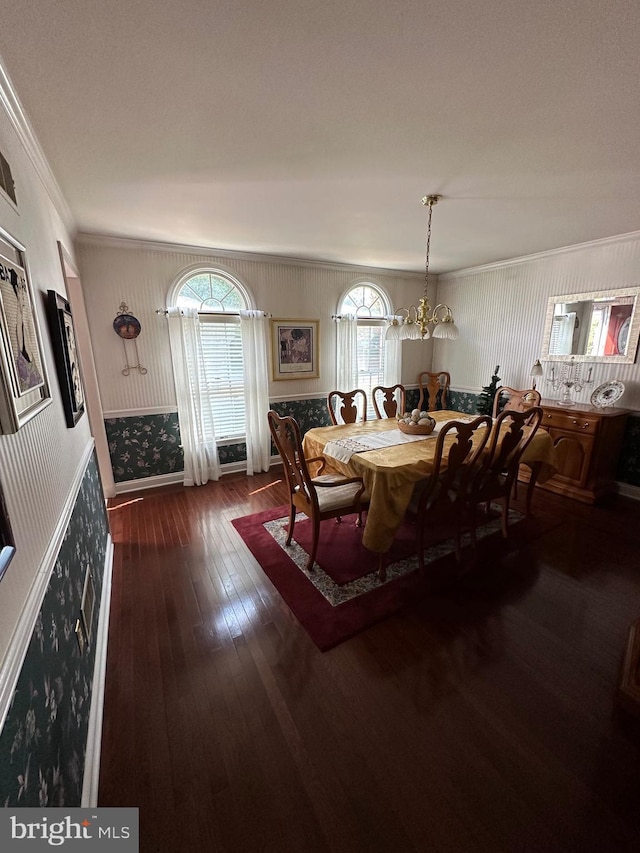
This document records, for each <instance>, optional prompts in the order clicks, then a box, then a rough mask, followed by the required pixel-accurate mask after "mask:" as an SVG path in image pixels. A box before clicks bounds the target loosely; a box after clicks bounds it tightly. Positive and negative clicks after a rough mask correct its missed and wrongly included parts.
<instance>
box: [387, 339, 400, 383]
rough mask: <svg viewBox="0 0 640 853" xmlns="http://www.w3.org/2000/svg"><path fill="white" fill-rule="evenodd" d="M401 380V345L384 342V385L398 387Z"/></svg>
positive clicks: (392, 341)
mask: <svg viewBox="0 0 640 853" xmlns="http://www.w3.org/2000/svg"><path fill="white" fill-rule="evenodd" d="M401 378H402V343H401V342H400V341H394V340H391V341H390V340H386V341H385V342H384V384H385V385H386V386H387V387H391V386H392V385H399V384H400V379H401Z"/></svg>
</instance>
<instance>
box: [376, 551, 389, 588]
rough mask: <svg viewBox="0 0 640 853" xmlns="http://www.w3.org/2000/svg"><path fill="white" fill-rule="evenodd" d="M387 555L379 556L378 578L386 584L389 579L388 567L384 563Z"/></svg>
mask: <svg viewBox="0 0 640 853" xmlns="http://www.w3.org/2000/svg"><path fill="white" fill-rule="evenodd" d="M384 558H385V555H384V554H378V577H379V578H380V580H381V581H382V583H384V582H385V581H386V579H387V567H386V565H385V561H384Z"/></svg>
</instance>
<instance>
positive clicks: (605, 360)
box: [540, 287, 640, 364]
mask: <svg viewBox="0 0 640 853" xmlns="http://www.w3.org/2000/svg"><path fill="white" fill-rule="evenodd" d="M613 296H635V303H634V306H633V312H632V314H631V324H630V327H629V337H628V339H627V354H626V355H579V354H577V353H574V354H573V355H557V354H556V353H551V354H550V353H549V342H550V340H551V325H552V321H553V314H554V308H555V306H556V304H557V303H558V302H593V301H594V300H595V299H606V298H607V297H613ZM639 339H640V287H616V288H611V289H610V290H591V291H588V292H586V293H560V294H558V295H557V296H550V297H549V301H548V303H547V316H546V318H545V325H544V337H543V338H542V355H541V356H540V358H541V359H542V360H543V361H571V359H574V361H580V362H589V363H590V364H591V363H594V364H633V363H634V362H635V360H636V354H637V351H638V340H639Z"/></svg>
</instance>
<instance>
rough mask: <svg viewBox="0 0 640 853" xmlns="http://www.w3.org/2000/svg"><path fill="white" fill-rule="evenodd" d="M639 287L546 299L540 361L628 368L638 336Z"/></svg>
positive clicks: (565, 294) (639, 322) (639, 324)
mask: <svg viewBox="0 0 640 853" xmlns="http://www.w3.org/2000/svg"><path fill="white" fill-rule="evenodd" d="M639 297H640V287H622V288H616V289H615V290H598V291H592V292H590V293H563V294H562V295H560V296H551V297H549V304H548V306H547V317H546V322H545V327H544V338H543V341H542V356H541V358H543V359H546V360H547V361H568V360H569V359H570V358H574V359H575V360H576V361H589V362H603V363H605V364H615V363H618V364H632V363H633V362H634V361H635V358H636V352H637V349H638V337H639V336H640V299H639Z"/></svg>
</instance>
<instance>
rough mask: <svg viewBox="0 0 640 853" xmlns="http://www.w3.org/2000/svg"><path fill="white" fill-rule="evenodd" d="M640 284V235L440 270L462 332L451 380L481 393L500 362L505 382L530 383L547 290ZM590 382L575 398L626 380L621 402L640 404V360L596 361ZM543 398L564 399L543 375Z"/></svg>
mask: <svg viewBox="0 0 640 853" xmlns="http://www.w3.org/2000/svg"><path fill="white" fill-rule="evenodd" d="M638 285H640V234H639V233H636V234H630V235H624V236H622V237H617V238H613V239H607V240H600V241H596V242H594V243H588V244H584V245H581V246H574V247H570V248H567V249H562V250H557V251H553V252H547V253H543V254H540V255H536V256H532V257H529V258H522V259H517V260H513V261H508V262H504V263H501V264H494V265H490V266H486V267H478V268H476V269H471V270H462V271H460V272H457V273H452V274H448V275H442V276H440V278H439V280H438V298H439V299H440V300H441V301H444V302H446V303H447V304H449V305H450V306H451V308H452V309H453V311H454V316H455V319H456V323H457V325H458V326H459V328H460V338H459V340H458V341H456V343H455V346H453V347H451V346H450V345H449V346H448V347H447V355H446V363H447V365H448V367H447V369H450V372H451V384H452V386H453V387H454V388H455V389H458V390H469V391H476V392H477V391H479V390H480V389H481V388H482V387H483V386H484V385H487V384H488V383H489V381H490V379H491V374H492V373H493V369H494V367H495V366H496V365H497V364H499V365H500V376H501V378H502V384H503V385H509V386H511V387H514V388H527V387H530V385H531V377H530V375H529V372H530V370H531V366H532V365H533V363H534V361H535V359H536V358H539V357H540V354H541V345H542V337H543V333H544V325H545V317H546V312H547V303H548V299H549V297H550V296H555V295H560V294H564V293H582V292H587V291H596V290H606V289H610V288H615V287H634V286H638ZM445 346H447V344H445V343H439V342H436V343H435V350H434V361H433V363H434V365H436V366H438V367H442V365H441V364H440V357H441V356H442V359H441V360H442V361H443V362H444V361H445V357H444V354H443V348H444V347H445ZM589 366H590V367H593V374H592V378H593V380H594V383H593V385H591V386H590V387H588V388H585V389H584V390H583V391H582V392H581V393H580V394H576V395H574V398H575V399H576V400H578V401H581V402H588V401H589V397H590V395H591V392H592V391H593V389H594V388H595V387H596V386H597V385H599V384H600V383H601V382H605V381H607V380H609V379H620V380H622V381H623V382H624V383H625V388H626V390H625V394H624V396H623V397H622V399H621V401H620V403H619V404H618V405H619V406H622V407H625V408H629V409H633V410H638V409H640V366H639V365H638V364H637V363H635V364H614V365H606V364H593V365H589ZM537 387H538V389H539V390H540V392H541V393H542V396H543V398H559V397H560V391H554V390H553V388H552V387H551V385H550V383H548V382H545V381H544V380H539V381H538V383H537Z"/></svg>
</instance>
